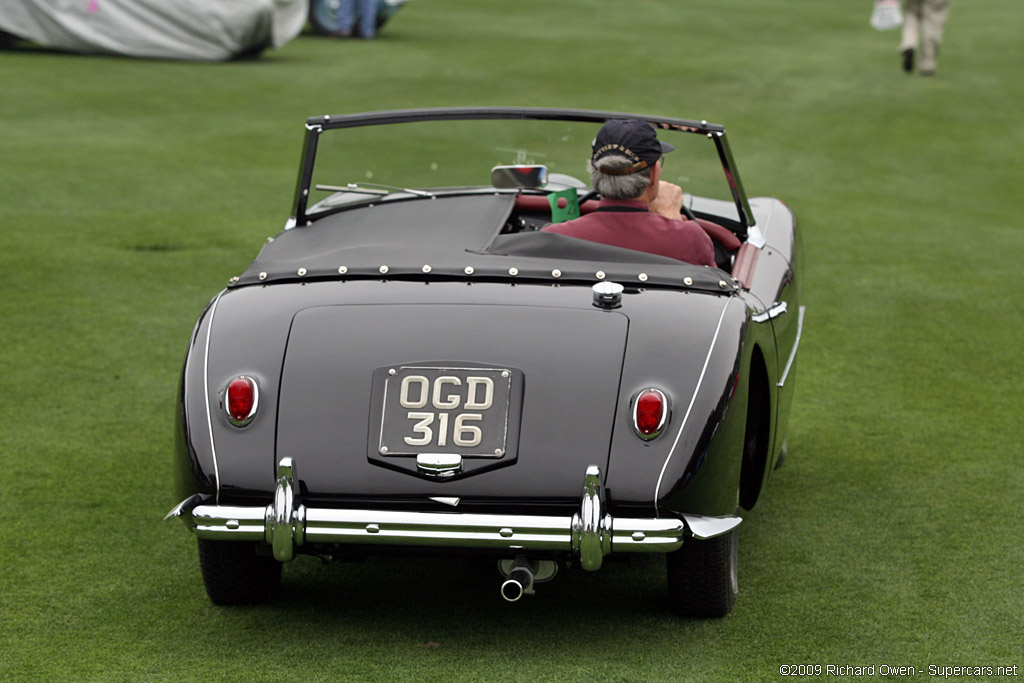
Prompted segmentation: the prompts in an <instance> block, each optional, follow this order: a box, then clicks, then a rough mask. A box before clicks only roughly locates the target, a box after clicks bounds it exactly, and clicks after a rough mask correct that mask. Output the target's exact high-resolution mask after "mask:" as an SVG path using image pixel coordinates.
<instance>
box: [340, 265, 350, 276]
mask: <svg viewBox="0 0 1024 683" xmlns="http://www.w3.org/2000/svg"><path fill="white" fill-rule="evenodd" d="M347 272H348V266H338V274H339V275H344V274H345V273H347Z"/></svg>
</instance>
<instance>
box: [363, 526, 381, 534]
mask: <svg viewBox="0 0 1024 683" xmlns="http://www.w3.org/2000/svg"><path fill="white" fill-rule="evenodd" d="M379 531H380V525H378V524H367V525H366V533H368V534H375V533H377V532H379Z"/></svg>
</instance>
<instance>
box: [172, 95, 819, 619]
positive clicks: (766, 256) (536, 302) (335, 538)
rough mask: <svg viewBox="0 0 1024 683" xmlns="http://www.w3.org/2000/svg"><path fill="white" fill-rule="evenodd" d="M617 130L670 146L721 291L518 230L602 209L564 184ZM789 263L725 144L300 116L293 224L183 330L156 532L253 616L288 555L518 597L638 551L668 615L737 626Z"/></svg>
mask: <svg viewBox="0 0 1024 683" xmlns="http://www.w3.org/2000/svg"><path fill="white" fill-rule="evenodd" d="M611 118H641V119H643V120H646V121H648V122H650V123H651V124H652V125H654V126H655V127H656V128H657V130H658V134H659V137H661V138H662V139H668V140H669V141H670V142H672V143H673V144H675V145H676V148H677V149H676V151H675V152H673V154H672V155H671V157H670V160H669V162H668V163H669V164H670V166H669V168H671V164H675V165H677V168H678V169H679V170H678V172H679V173H687V175H686V176H685V177H679V178H678V179H679V181H680V182H685V183H687V185H684V189H686V190H687V192H688V193H687V194H686V195H685V200H686V203H685V207H684V211H685V212H686V213H688V214H689V215H692V216H693V217H694V218H697V219H700V221H701V222H702V223H703V224H704V225H705V226H707V227H706V229H707V230H708V231H709V233H711V234H712V236H713V238H714V239H715V241H716V249H717V252H718V260H719V267H717V268H716V267H707V266H694V265H690V264H685V263H682V262H679V261H675V260H673V259H668V258H666V257H661V256H655V255H652V254H648V253H644V252H639V251H633V250H630V249H622V248H618V247H610V246H605V245H601V244H596V243H591V242H587V241H584V240H579V239H575V238H571V237H565V236H562V235H556V234H552V233H548V232H541V231H540V230H538V228H539V227H541V226H543V225H545V224H546V223H548V222H550V221H551V220H552V217H553V215H555V214H557V213H558V212H559V207H558V202H557V199H556V198H558V197H563V198H564V197H566V196H568V197H569V198H570V202H569V203H570V204H571V203H573V202H576V203H578V204H579V205H580V206H581V207H582V210H583V211H586V210H588V207H589V206H591V205H592V203H593V192H591V191H590V189H589V188H588V187H587V186H586V184H585V183H583V182H581V181H580V180H578V179H577V178H575V177H573V175H572V172H573V171H574V170H577V169H582V167H583V165H584V161H585V159H586V157H587V156H589V144H590V140H591V139H592V138H593V135H594V133H595V132H596V130H597V129H598V128H599V127H600V125H601V124H602V123H603V122H604V121H606V120H608V119H611ZM517 127H518V128H522V129H524V130H523V131H519V132H516V133H515V134H512V133H507V134H506V133H504V132H498V133H491V132H487V131H490V130H491V129H492V128H494V129H497V130H498V131H505V130H506V129H508V128H517ZM410 131H411V132H410ZM400 132H401V135H400ZM398 138H401V141H399V139H398ZM335 140H337V142H336V143H335V142H332V143H331V144H334V147H329V145H328V141H335ZM683 140H685V141H687V143H688V145H683V144H682V141H683ZM364 148H365V149H364ZM696 149H701V150H703V151H704V152H705V153H706V156H705V157H704V158H703V159H700V160H698V159H697V158H696V157H695V156H694V155H695V154H696V152H693V151H692V150H696ZM329 150H333V151H329ZM328 159H342V161H328ZM541 162H542V163H541ZM492 166H493V167H494V168H493V171H492ZM396 168H397V169H402V171H403V172H406V174H405V178H398V177H394V176H395V175H398V174H399V173H400V172H399V171H396V170H395V169H396ZM710 171H713V173H710ZM699 173H705V174H706V175H710V176H713V177H714V178H717V186H718V187H720V188H721V189H722V192H721V194H720V196H719V197H718V198H716V197H709V196H704V195H703V194H695V193H696V192H698V191H702V189H703V188H705V187H711V184H705V181H704V180H703V179H699V178H698V177H697V176H698V174H699ZM488 176H490V182H488V180H487V179H488ZM466 178H470V179H471V178H479V179H480V180H477V181H475V182H466V180H465V179H466ZM666 178H667V179H669V180H672V179H673V177H671V176H666ZM319 180H327V181H328V183H327V184H321V183H319V182H318V181H319ZM369 180H374V181H377V180H380V181H382V182H387V183H389V184H388V185H373V184H371V183H369V182H368V181H369ZM339 182H340V183H342V184H341V185H332V184H330V183H339ZM708 182H709V183H710V182H711V181H708ZM691 188H692V189H693V192H690V189H691ZM318 192H319V193H320V195H321V197H319V198H318V197H316V196H314V195H317V193H318ZM556 192H557V194H555V193H556ZM799 259H800V253H799V250H798V240H797V233H796V231H795V222H794V218H793V215H792V213H791V212H790V210H789V209H788V208H787V207H786V206H785V205H784V204H783V203H782V202H780V201H778V200H775V199H769V198H757V199H751V200H748V198H747V196H746V194H745V191H744V188H743V185H742V183H741V181H740V177H739V173H738V171H737V169H736V165H735V161H734V159H733V157H732V153H731V151H730V147H729V145H728V142H727V139H726V135H725V130H724V128H723V127H721V126H718V125H714V124H709V123H706V122H697V121H687V120H681V119H667V118H659V117H646V116H637V115H632V114H621V113H615V112H594V111H577V110H553V109H509V108H470V109H432V110H409V111H397V112H377V113H371V114H360V115H347V116H340V117H317V118H312V119H309V120H308V121H307V124H306V136H305V141H304V146H303V153H302V163H301V169H300V174H299V180H298V183H297V188H296V192H295V202H294V207H293V214H292V218H291V219H290V220H289V221H288V224H287V225H286V228H285V230H284V231H283V232H281V233H280V234H279V235H277V236H276V237H274V238H272V239H270V240H269V241H268V243H267V244H266V245H265V246H264V248H263V250H262V251H261V252H260V254H259V256H258V257H257V258H256V260H255V261H254V262H253V263H252V265H251V266H250V267H249V268H248V270H246V271H245V272H244V273H243V274H242V275H240V276H239V277H236V278H234V279H233V280H232V282H231V284H230V285H229V286H228V287H227V289H225V290H224V291H223V292H221V293H220V294H218V295H217V296H216V297H215V298H214V299H213V301H211V303H210V304H209V306H208V307H207V308H206V310H205V311H204V312H203V313H202V315H201V316H200V318H199V321H198V323H197V324H196V327H195V331H194V334H193V336H192V341H191V345H190V347H189V353H188V357H187V359H186V362H185V367H184V371H183V374H182V382H181V394H180V395H181V399H180V404H179V410H178V423H179V427H178V431H177V433H178V442H177V443H178V445H177V455H176V462H177V468H176V469H177V473H178V477H177V493H178V500H181V501H182V502H181V503H180V504H179V505H178V506H177V507H176V508H175V509H174V510H173V511H172V513H171V515H173V516H179V517H181V518H182V519H183V520H184V521H185V522H186V524H187V525H188V526H189V528H190V529H192V530H193V531H194V532H195V534H196V535H197V536H198V538H199V543H200V560H201V565H202V568H203V574H204V579H205V581H206V586H207V590H208V592H209V594H210V597H211V598H212V599H213V600H214V602H218V603H230V602H252V601H257V600H261V599H264V598H266V597H268V596H269V595H270V594H271V593H272V591H273V589H274V587H275V586H276V584H277V582H278V581H279V578H280V563H281V562H283V561H287V560H290V559H291V558H292V557H294V556H295V554H296V553H316V554H320V555H338V556H342V557H344V556H359V555H362V554H370V553H375V552H384V551H387V552H395V551H398V552H415V551H417V550H420V549H423V548H434V549H437V548H441V549H445V550H447V551H450V552H451V553H485V554H490V555H492V556H494V557H495V558H497V559H498V560H500V568H501V571H502V573H503V574H504V575H505V580H504V583H503V584H502V594H503V595H504V596H505V598H506V599H509V600H515V599H518V598H519V596H520V595H522V594H524V593H531V592H532V591H533V584H534V582H539V581H542V580H544V579H547V578H550V577H551V576H552V575H554V573H555V571H556V570H557V568H558V567H559V566H562V565H564V564H565V563H570V562H577V563H579V564H580V565H581V566H582V567H583V568H584V569H587V570H595V569H598V568H599V567H600V566H601V564H602V562H603V560H604V558H605V557H607V556H622V555H625V554H628V553H637V552H646V553H660V554H664V555H665V556H666V557H667V558H668V563H669V594H670V602H671V604H672V605H673V607H674V608H675V609H676V610H677V611H678V612H680V613H682V614H691V615H704V616H720V615H723V614H725V613H727V612H728V611H729V610H730V609H731V608H732V605H733V603H734V600H735V595H736V562H737V533H736V527H737V525H738V524H739V522H740V517H739V515H738V511H739V510H740V509H748V510H749V509H750V508H752V507H753V506H754V504H755V503H756V501H757V499H758V496H759V495H760V492H761V489H762V487H763V485H764V484H765V482H766V481H767V479H768V477H769V475H770V473H771V472H772V470H773V468H774V467H775V466H776V465H777V464H778V463H779V461H780V459H781V454H782V453H783V445H784V436H785V427H786V423H787V418H788V414H789V410H790V405H791V402H792V396H793V393H792V392H793V385H794V375H795V359H796V351H797V347H798V343H799V337H800V330H801V326H802V322H803V310H802V308H801V307H800V305H799V304H800V296H799V289H800V279H799V272H800V269H799ZM171 515H169V516H171Z"/></svg>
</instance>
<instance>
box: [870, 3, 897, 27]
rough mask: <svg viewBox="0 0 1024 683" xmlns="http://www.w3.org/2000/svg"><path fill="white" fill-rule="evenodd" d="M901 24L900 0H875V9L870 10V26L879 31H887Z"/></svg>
mask: <svg viewBox="0 0 1024 683" xmlns="http://www.w3.org/2000/svg"><path fill="white" fill-rule="evenodd" d="M902 25H903V13H902V12H901V11H900V0H875V9H874V11H872V12H871V26H872V27H873V28H875V29H877V30H879V31H888V30H890V29H894V28H899V27H900V26H902Z"/></svg>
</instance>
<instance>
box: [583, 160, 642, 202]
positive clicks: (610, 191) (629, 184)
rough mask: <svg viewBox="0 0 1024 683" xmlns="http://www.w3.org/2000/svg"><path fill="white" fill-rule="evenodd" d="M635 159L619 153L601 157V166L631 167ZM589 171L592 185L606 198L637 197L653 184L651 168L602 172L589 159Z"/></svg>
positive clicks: (614, 167) (613, 168) (611, 167)
mask: <svg viewBox="0 0 1024 683" xmlns="http://www.w3.org/2000/svg"><path fill="white" fill-rule="evenodd" d="M632 165H633V161H631V160H630V159H627V158H626V157H624V156H621V155H618V154H609V155H608V156H604V157H601V166H603V167H605V168H610V169H612V170H615V169H620V168H621V169H625V168H630V167H631V166H632ZM587 172H588V173H590V186H591V187H593V188H594V189H595V190H597V192H598V194H600V195H601V196H602V197H604V198H605V199H636V198H637V197H639V196H640V195H642V194H643V193H644V192H646V191H647V188H648V187H650V185H651V177H650V176H651V169H650V168H646V169H644V170H642V171H637V172H636V173H628V174H626V175H612V174H609V173H602V172H601V171H600V170H599V169H598V168H597V167H596V166H594V162H593V160H591V159H588V160H587Z"/></svg>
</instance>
